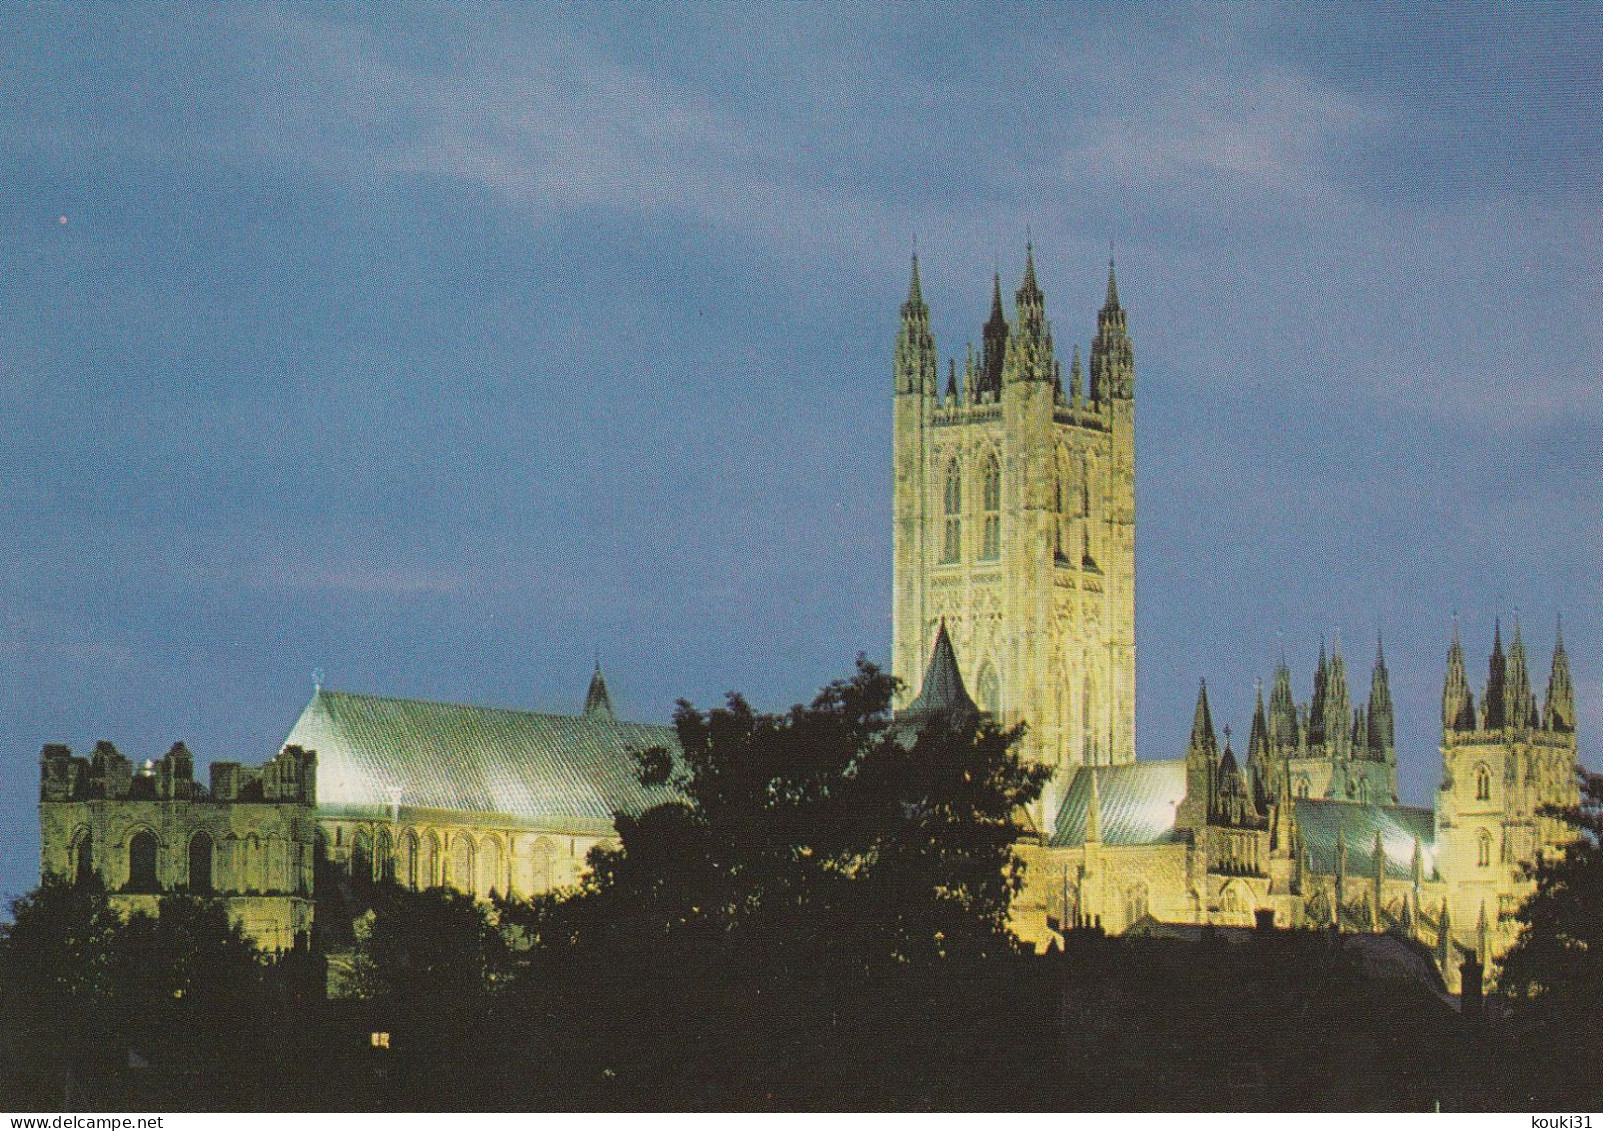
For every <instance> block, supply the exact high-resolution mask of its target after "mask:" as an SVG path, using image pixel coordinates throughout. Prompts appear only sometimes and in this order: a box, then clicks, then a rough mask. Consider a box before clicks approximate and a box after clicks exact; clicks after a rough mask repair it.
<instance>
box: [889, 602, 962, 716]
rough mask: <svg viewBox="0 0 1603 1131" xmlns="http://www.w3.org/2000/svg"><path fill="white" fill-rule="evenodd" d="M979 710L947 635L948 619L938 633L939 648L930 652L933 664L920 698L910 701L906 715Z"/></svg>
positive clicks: (936, 643)
mask: <svg viewBox="0 0 1603 1131" xmlns="http://www.w3.org/2000/svg"><path fill="white" fill-rule="evenodd" d="M959 711H962V712H976V713H977V712H978V711H979V708H978V707H976V706H975V705H974V700H973V699H971V698H969V693H968V688H966V687H964V686H963V674H962V672H960V671H959V670H958V667H957V653H956V652H954V651H953V650H952V638H951V637H950V636H949V635H947V632H946V621H945V620H944V619H943V620H942V621H941V626H940V628H939V629H937V630H936V633H935V648H934V650H933V651H932V652H931V653H930V662H929V667H927V668H925V669H924V686H923V687H922V688H920V689H919V693H918V698H917V699H914V700H913V701H912V703H910V704H908V707H907V709H906V710H905V711H903V712H902V716H903V717H904V718H905V717H908V716H912V717H914V718H918V717H922V716H925V715H934V714H946V713H951V712H959Z"/></svg>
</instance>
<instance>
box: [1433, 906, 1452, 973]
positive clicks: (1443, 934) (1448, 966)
mask: <svg viewBox="0 0 1603 1131" xmlns="http://www.w3.org/2000/svg"><path fill="white" fill-rule="evenodd" d="M1454 957H1455V956H1454V954H1453V913H1452V911H1450V910H1449V909H1448V907H1447V900H1446V899H1445V898H1444V899H1443V900H1442V915H1441V918H1440V919H1438V920H1436V965H1437V967H1438V968H1439V969H1440V970H1441V972H1442V977H1443V978H1447V977H1450V976H1451V973H1452V969H1453V958H1454Z"/></svg>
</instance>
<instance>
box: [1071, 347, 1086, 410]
mask: <svg viewBox="0 0 1603 1131" xmlns="http://www.w3.org/2000/svg"><path fill="white" fill-rule="evenodd" d="M1084 400H1085V376H1084V374H1083V373H1082V372H1081V370H1080V345H1079V343H1078V342H1076V343H1075V346H1074V360H1073V361H1072V362H1070V363H1069V403H1070V404H1074V405H1078V404H1080V403H1081V402H1083V401H1084Z"/></svg>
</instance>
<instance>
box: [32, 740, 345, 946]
mask: <svg viewBox="0 0 1603 1131" xmlns="http://www.w3.org/2000/svg"><path fill="white" fill-rule="evenodd" d="M39 764H40V790H39V870H40V874H41V875H59V876H67V877H72V878H75V879H76V880H78V881H80V882H89V881H91V880H93V881H98V882H99V883H100V884H103V885H104V886H105V887H106V889H107V890H108V891H109V892H111V893H112V896H113V900H114V902H115V903H116V905H117V906H119V907H120V908H121V909H123V910H124V911H135V910H143V911H147V912H148V911H153V910H154V909H155V907H156V901H157V900H159V899H160V898H161V897H162V896H163V895H167V894H171V893H178V892H183V893H188V894H192V895H203V896H213V897H218V898H221V899H223V900H224V901H225V902H226V903H227V905H228V908H229V910H230V913H231V914H233V916H234V917H235V919H236V920H238V921H239V922H240V923H241V925H242V926H243V927H244V928H245V930H246V932H247V933H248V934H250V935H251V936H252V937H253V938H254V939H255V940H256V941H257V943H258V944H259V945H261V946H263V947H266V948H268V949H279V950H283V949H288V948H289V947H291V946H294V945H295V944H296V942H297V941H303V940H304V939H305V937H306V935H307V933H308V932H309V931H310V929H311V920H312V884H313V870H314V860H315V844H316V832H317V828H316V826H317V821H316V809H315V805H316V800H317V755H316V754H315V753H313V752H312V751H310V750H305V749H303V748H301V747H299V746H286V747H285V748H284V749H283V750H281V751H280V752H279V753H278V754H277V755H276V756H275V757H273V758H272V759H270V760H269V761H267V762H265V763H263V764H262V765H260V766H245V765H241V764H240V763H238V762H215V763H213V764H212V766H211V774H210V785H209V788H208V786H207V785H204V784H202V783H200V782H198V781H196V780H195V760H194V756H193V755H192V754H191V753H190V751H189V749H188V748H187V747H186V746H185V745H184V744H183V743H177V744H175V745H174V746H173V747H172V749H170V750H169V751H168V752H167V753H166V754H165V755H164V756H162V757H161V758H159V759H153V760H147V761H146V762H144V763H143V764H141V765H135V764H134V763H133V762H131V761H130V760H129V759H128V758H126V757H124V756H123V755H122V754H121V753H120V752H119V751H118V750H117V748H116V747H115V746H113V745H112V744H111V743H109V742H99V743H97V744H96V745H95V747H94V750H93V751H92V753H91V754H90V756H89V757H87V758H85V757H80V756H77V755H74V754H73V752H72V750H71V749H70V748H68V747H66V746H61V745H49V746H46V747H44V749H43V750H42V751H41V752H40V758H39Z"/></svg>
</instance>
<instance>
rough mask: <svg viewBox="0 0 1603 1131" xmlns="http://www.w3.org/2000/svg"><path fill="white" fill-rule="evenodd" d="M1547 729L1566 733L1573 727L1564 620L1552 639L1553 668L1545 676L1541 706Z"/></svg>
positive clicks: (1573, 707) (1573, 691)
mask: <svg viewBox="0 0 1603 1131" xmlns="http://www.w3.org/2000/svg"><path fill="white" fill-rule="evenodd" d="M1542 717H1543V718H1544V719H1546V720H1547V729H1548V730H1553V731H1559V732H1562V733H1568V732H1570V731H1573V730H1574V729H1575V687H1574V685H1573V684H1572V683H1571V682H1570V658H1569V656H1567V655H1566V654H1565V652H1564V620H1563V618H1562V617H1561V618H1560V619H1559V623H1558V633H1557V635H1556V636H1555V637H1554V639H1553V670H1552V672H1551V673H1550V674H1549V675H1548V677H1547V702H1546V704H1544V706H1543V708H1542Z"/></svg>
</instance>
